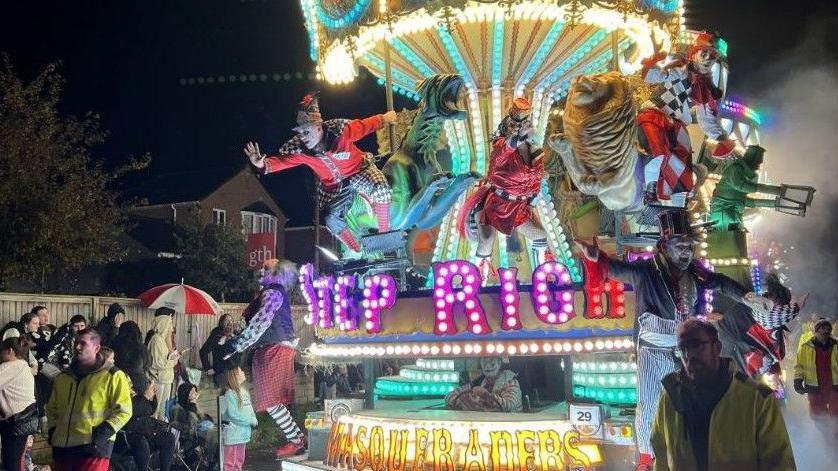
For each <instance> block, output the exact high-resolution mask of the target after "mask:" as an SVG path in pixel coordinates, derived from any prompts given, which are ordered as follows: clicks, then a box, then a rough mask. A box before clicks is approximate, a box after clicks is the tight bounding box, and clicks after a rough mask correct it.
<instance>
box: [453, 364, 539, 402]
mask: <svg viewBox="0 0 838 471" xmlns="http://www.w3.org/2000/svg"><path fill="white" fill-rule="evenodd" d="M480 372H481V373H482V374H481V375H480V376H479V377H478V378H477V379H475V380H474V381H471V382H469V383H467V384H464V385H462V386H460V387H458V388H457V389H455V390H453V391H451V392H450V393H448V395H447V396H445V404H446V405H447V406H448V407H449V408H451V409H456V410H470V411H481V412H521V409H522V402H521V385H520V384H518V379H517V375H516V374H515V373H514V372H513V371H511V370H507V369H504V368H503V360H501V359H500V358H499V357H482V358H480Z"/></svg>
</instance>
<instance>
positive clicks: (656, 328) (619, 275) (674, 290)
mask: <svg viewBox="0 0 838 471" xmlns="http://www.w3.org/2000/svg"><path fill="white" fill-rule="evenodd" d="M658 219H659V220H658V223H659V226H660V239H659V241H658V252H657V254H656V255H655V257H654V258H653V259H651V260H644V261H638V262H634V263H627V262H624V261H621V260H617V259H614V258H611V257H609V256H608V255H606V254H605V253H604V252H602V251H601V250H599V248H598V247H597V245H596V243H594V244H591V245H589V244H585V243H582V242H579V241H577V245H578V247H579V248H580V250H581V251H582V253H583V255H584V257H585V261H584V262H585V272H586V274H587V278H588V279H589V280H588V281H589V282H591V283H594V284H597V283H601V282H604V281H605V280H607V279H609V278H610V279H615V280H619V281H621V282H624V283H629V284H631V285H632V286H633V287H634V291H635V299H636V304H637V319H636V321H635V328H634V330H635V334H634V335H635V337H636V341H635V343H636V345H637V375H638V378H637V410H636V413H635V430H636V436H637V448H638V451H639V452H640V459H639V461H638V466H637V470H641V471H645V470H650V469H652V463H653V460H654V457H653V452H652V447H651V444H650V441H649V440H650V437H651V432H652V423H653V420H654V417H655V412H656V411H657V408H658V400H659V399H660V394H661V389H662V384H661V381H662V380H663V377H664V376H666V375H667V374H669V373H671V372H673V371H676V370H677V369H678V365H679V361H678V360H677V359H676V337H675V326H676V325H677V324H678V323H679V322H681V321H682V320H684V319H686V318H688V317H692V316H698V315H705V314H706V312H707V305H706V301H705V299H706V298H705V294H707V292H708V291H709V292H719V293H722V294H724V295H726V296H728V297H729V298H730V299H732V300H734V301H736V302H738V303H740V304H745V305H746V306H748V307H750V308H752V309H757V308H758V305H757V304H753V303H750V302H749V299H750V297H746V295H747V294H748V290H746V289H745V288H744V287H743V286H742V285H740V284H739V283H737V282H735V281H734V280H732V279H730V278H728V277H727V276H724V275H722V274H720V273H714V272H712V271H710V270H708V269H706V268H704V267H703V266H702V265H700V264H699V263H697V262H696V261H695V260H693V251H694V250H695V244H696V238H695V235H694V234H693V231H692V228H691V227H690V218H689V215H688V213H687V212H686V211H685V210H682V209H670V210H666V211H662V212H661V213H659V214H658ZM771 309H772V311H773V312H771V313H759V315H758V316H757V317H759V318H774V319H776V318H783V319H789V318H790V317H792V316H790V315H789V314H788V311H794V313H797V310H798V309H797V307H792V306H789V305H781V304H776V305H773V306H772V307H771ZM750 314H751V311H749V310H747V309H745V310H738V309H734V310H731V311H729V312H728V313H727V315H740V316H744V317H749V316H750ZM744 321H745V322H753V319H752V318H748V319H745V320H744Z"/></svg>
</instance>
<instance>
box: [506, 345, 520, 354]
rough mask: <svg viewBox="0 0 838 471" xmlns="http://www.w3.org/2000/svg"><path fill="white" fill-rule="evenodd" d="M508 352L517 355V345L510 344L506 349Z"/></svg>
mask: <svg viewBox="0 0 838 471" xmlns="http://www.w3.org/2000/svg"><path fill="white" fill-rule="evenodd" d="M506 352H507V353H509V354H510V355H515V354H516V353H518V349H517V348H516V347H515V345H510V346H509V347H508V348H507V349H506Z"/></svg>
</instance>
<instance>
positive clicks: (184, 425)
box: [170, 374, 223, 468]
mask: <svg viewBox="0 0 838 471" xmlns="http://www.w3.org/2000/svg"><path fill="white" fill-rule="evenodd" d="M222 378H223V374H222ZM199 397H200V393H199V392H198V387H197V386H195V385H194V384H192V383H183V384H181V385H180V386H178V389H177V404H175V406H174V407H172V412H171V422H170V424H171V426H172V427H173V428H176V429H178V430H180V444H181V449H183V450H184V451H185V454H186V460H187V463H193V464H194V463H198V462H199V461H201V459H202V458H205V459H206V460H207V461H208V462H211V463H214V462H215V458H213V456H215V455H216V451H217V449H218V441H217V439H216V431H215V423H213V420H212V418H211V417H210V416H209V415H207V414H204V413H201V412H200V411H199V410H198V398H199ZM191 467H192V468H197V467H198V466H191Z"/></svg>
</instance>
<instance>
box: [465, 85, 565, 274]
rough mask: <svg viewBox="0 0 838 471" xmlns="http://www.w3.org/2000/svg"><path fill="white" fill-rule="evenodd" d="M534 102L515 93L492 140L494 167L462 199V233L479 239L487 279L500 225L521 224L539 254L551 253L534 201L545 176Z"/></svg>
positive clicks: (542, 256) (515, 226)
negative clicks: (532, 115)
mask: <svg viewBox="0 0 838 471" xmlns="http://www.w3.org/2000/svg"><path fill="white" fill-rule="evenodd" d="M531 109H532V106H531V105H530V102H529V100H527V99H526V98H516V99H515V100H514V101H513V102H512V106H511V107H510V109H509V113H508V114H507V115H506V117H505V118H504V119H503V120H502V121H501V123H500V124H499V125H498V130H497V135H496V137H495V139H494V140H493V141H492V153H491V156H490V157H489V171H488V172H487V175H486V178H484V179H483V180H481V181H480V182H479V183H478V185H477V189H476V191H475V192H474V194H473V195H471V196H470V197H469V198H468V199H467V200H466V202H465V204H463V209H462V211H461V212H460V214H459V216H458V218H457V228H458V230H459V232H460V234H461V235H466V233H467V232H468V237H469V239H470V240H471V241H473V242H477V256H478V257H479V258H480V259H481V260H480V262H479V266H480V269H481V273H482V274H483V282H484V283H485V282H486V279H487V278H488V272H489V271H493V269H492V267H491V258H492V248H493V247H494V243H495V231H499V232H502V233H503V234H506V235H507V236H508V235H510V234H512V231H513V230H516V229H517V230H519V231H520V232H521V233H522V234H523V235H524V237H526V238H527V239H529V240H531V241H532V247H533V250H535V251H536V254H535V256H536V260H538V261H539V263H540V262H543V261H544V260H545V258H546V257H548V256H549V255H547V232H546V231H545V230H544V228H543V227H542V225H541V223H540V222H539V221H538V217H537V216H536V214H535V211H534V210H533V207H532V206H531V204H532V202H533V200H534V199H535V198H536V197H537V196H538V193H539V191H540V190H541V180H542V179H544V176H545V170H544V153H543V152H542V150H541V149H535V148H534V146H533V144H532V141H531V139H532V133H533V128H532V122H531V121H530V111H531Z"/></svg>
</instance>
